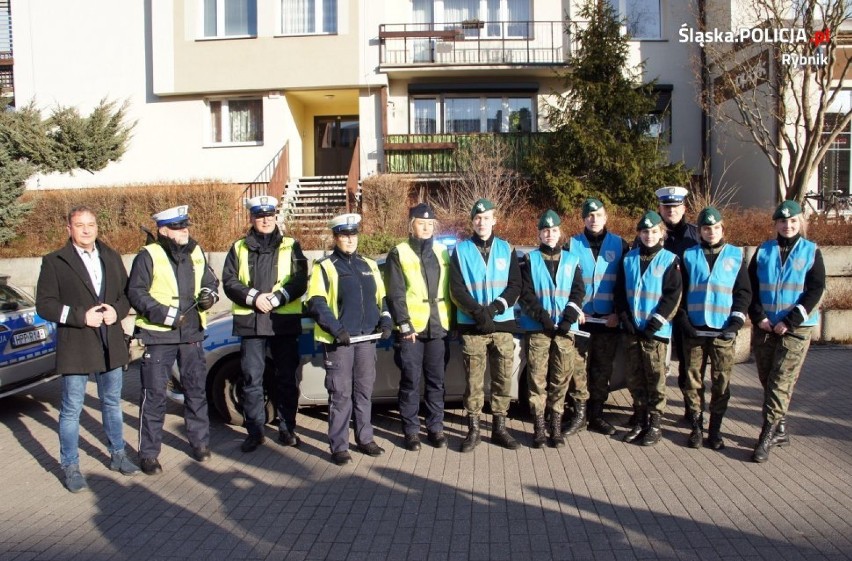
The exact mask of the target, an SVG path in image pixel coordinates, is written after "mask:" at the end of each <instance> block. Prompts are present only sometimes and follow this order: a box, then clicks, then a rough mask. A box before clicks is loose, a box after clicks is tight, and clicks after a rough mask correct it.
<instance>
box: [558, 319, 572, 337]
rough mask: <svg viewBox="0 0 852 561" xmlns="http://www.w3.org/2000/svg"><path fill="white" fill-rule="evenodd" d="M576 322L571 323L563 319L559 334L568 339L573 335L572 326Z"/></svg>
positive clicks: (560, 323)
mask: <svg viewBox="0 0 852 561" xmlns="http://www.w3.org/2000/svg"><path fill="white" fill-rule="evenodd" d="M573 324H574V322H573V321H572V322H569V321H568V320H565V319H563V320H562V321H560V322H559V331H558V333H559V334H560V335H562V336H563V337H568V336H569V335H570V334H571V326H572V325H573Z"/></svg>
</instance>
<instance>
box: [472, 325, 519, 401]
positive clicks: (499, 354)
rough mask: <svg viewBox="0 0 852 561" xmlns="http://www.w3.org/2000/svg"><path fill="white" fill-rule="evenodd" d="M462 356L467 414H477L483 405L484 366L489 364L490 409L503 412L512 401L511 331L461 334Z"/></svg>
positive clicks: (512, 364)
mask: <svg viewBox="0 0 852 561" xmlns="http://www.w3.org/2000/svg"><path fill="white" fill-rule="evenodd" d="M461 339H462V357H463V360H464V370H465V373H466V374H467V376H466V380H465V381H466V385H465V389H464V409H465V411H466V412H467V414H468V416H473V417H476V416H479V414H480V413H482V407H483V405H485V369H486V366H487V365H488V363H489V362H488V361H489V358H490V364H491V412H492V413H493V414H494V415H506V413H508V412H509V403H510V402H511V400H512V370H513V367H514V360H515V338H514V337H513V336H512V334H511V333H491V334H488V335H467V334H466V335H462V336H461Z"/></svg>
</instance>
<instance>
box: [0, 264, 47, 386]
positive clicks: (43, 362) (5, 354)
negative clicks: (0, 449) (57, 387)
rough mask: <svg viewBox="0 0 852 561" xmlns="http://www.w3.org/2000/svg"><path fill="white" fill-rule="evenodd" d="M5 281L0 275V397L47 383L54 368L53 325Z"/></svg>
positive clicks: (31, 302)
mask: <svg viewBox="0 0 852 561" xmlns="http://www.w3.org/2000/svg"><path fill="white" fill-rule="evenodd" d="M8 281H9V276H8V275H0V397H5V396H7V395H11V394H14V393H17V392H21V391H24V390H27V389H29V388H31V387H33V386H35V385H37V384H41V383H43V382H46V381H47V380H49V379H51V378H53V377H54V376H55V368H56V325H55V324H53V323H52V322H49V321H47V320H44V319H42V318H41V317H40V316H39V315H38V314H37V313H36V311H35V301H33V299H32V298H31V297H30V296H29V295H28V294H26V293H25V292H24V291H22V290H21V289H19V288H16V287H15V286H12V285H11V284H9V282H8Z"/></svg>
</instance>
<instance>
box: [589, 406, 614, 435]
mask: <svg viewBox="0 0 852 561" xmlns="http://www.w3.org/2000/svg"><path fill="white" fill-rule="evenodd" d="M588 414H589V430H593V431H595V432H599V433H601V434H605V435H606V436H612V435H614V434H615V427H614V426H612V425H611V424H610V423H608V422H607V420H606V419H604V418H603V402H602V401H589V410H588Z"/></svg>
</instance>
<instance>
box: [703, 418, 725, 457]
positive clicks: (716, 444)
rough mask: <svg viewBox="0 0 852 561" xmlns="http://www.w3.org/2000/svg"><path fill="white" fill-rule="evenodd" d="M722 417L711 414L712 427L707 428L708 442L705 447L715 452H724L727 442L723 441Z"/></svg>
mask: <svg viewBox="0 0 852 561" xmlns="http://www.w3.org/2000/svg"><path fill="white" fill-rule="evenodd" d="M721 431H722V416H721V415H713V414H712V413H711V414H710V425H709V426H708V428H707V440H705V441H704V445H705V446H707V447H708V448H711V449H713V450H722V449H724V448H725V441H724V440H722V434H721Z"/></svg>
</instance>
